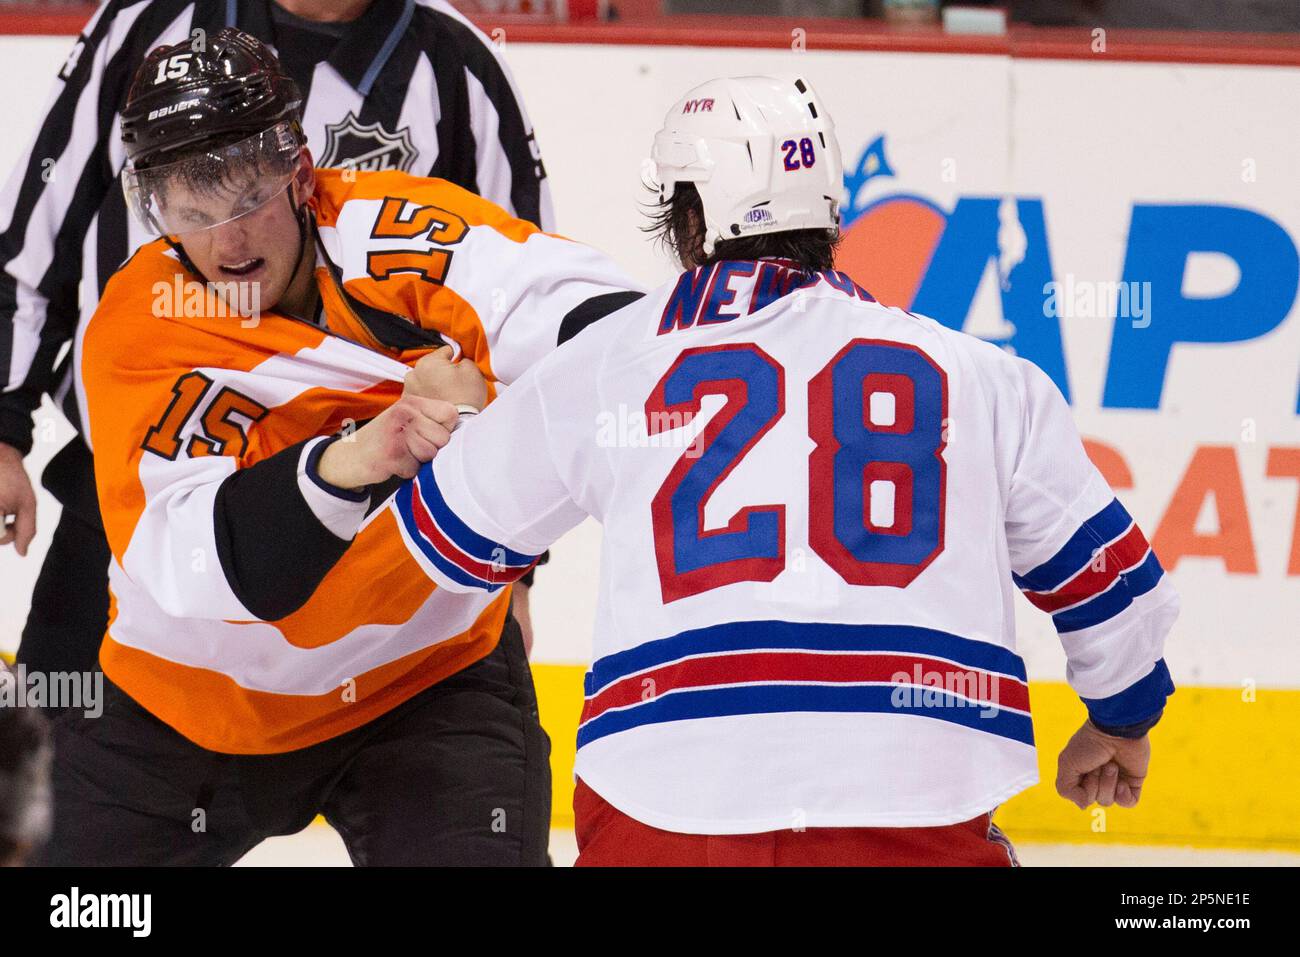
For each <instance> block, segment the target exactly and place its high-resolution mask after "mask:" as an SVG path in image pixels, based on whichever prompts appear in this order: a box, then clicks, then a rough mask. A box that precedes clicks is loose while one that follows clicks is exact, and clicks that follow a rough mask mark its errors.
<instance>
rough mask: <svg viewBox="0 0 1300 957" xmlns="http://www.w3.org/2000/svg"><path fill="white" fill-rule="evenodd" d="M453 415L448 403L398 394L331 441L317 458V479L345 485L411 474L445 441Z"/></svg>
mask: <svg viewBox="0 0 1300 957" xmlns="http://www.w3.org/2000/svg"><path fill="white" fill-rule="evenodd" d="M456 417H457V413H456V407H455V406H454V405H452V404H451V403H450V402H444V401H442V400H441V399H427V398H423V397H422V396H418V395H403V396H402V397H401V398H400V399H398V400H397V401H396V402H395V403H394V404H393V405H391V406H389V407H388V408H387V409H385V410H384V411H383V412H381V413H379V415H377V416H375V417H374V418H373V419H371V420H370V421H369V422H367V423H366V424H365V425H363V426H362V427H361V428H359V429H357V431H356V432H354V433H353V434H352V435H349V436H345V437H344V438H342V439H340V440H339V441H337V442H334V443H332V444H331V445H330V447H329V448H327V449H326V450H325V453H324V454H323V455H322V456H321V458H320V464H319V466H318V470H319V474H320V477H321V478H322V479H324V480H325V481H326V482H328V483H329V484H331V485H334V486H337V487H338V488H346V489H360V488H364V487H365V486H367V485H374V484H375V483H377V482H386V481H388V479H390V478H392V477H393V476H399V477H401V478H408V479H409V478H413V477H414V476H415V473H416V472H418V471H420V466H421V465H423V464H424V463H425V462H428V461H431V460H432V459H433V457H434V456H435V455H437V454H438V450H439V449H440V448H442V447H443V446H444V445H446V444H447V442H448V441H449V440H450V439H451V430H452V429H453V428H454V427H455V425H456Z"/></svg>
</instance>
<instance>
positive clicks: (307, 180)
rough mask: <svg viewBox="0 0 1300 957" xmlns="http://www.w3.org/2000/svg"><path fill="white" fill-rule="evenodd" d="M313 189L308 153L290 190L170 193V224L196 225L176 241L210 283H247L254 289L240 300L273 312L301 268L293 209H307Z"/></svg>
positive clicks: (233, 186)
mask: <svg viewBox="0 0 1300 957" xmlns="http://www.w3.org/2000/svg"><path fill="white" fill-rule="evenodd" d="M312 185H313V177H312V168H311V162H310V159H309V158H307V157H306V153H305V151H304V158H303V161H302V164H301V165H300V167H299V170H298V173H297V175H296V176H295V178H294V180H293V181H292V182H291V183H290V184H289V185H288V186H287V187H285V186H283V185H281V181H277V180H271V181H269V182H268V181H267V180H266V179H258V178H257V177H247V178H243V179H234V180H232V181H231V182H229V183H226V184H223V187H222V188H220V189H212V190H203V191H202V192H195V191H189V190H185V189H183V188H178V189H174V190H169V194H168V197H167V206H168V209H167V220H168V222H169V223H173V224H175V225H176V226H178V227H184V226H186V225H187V224H193V226H194V228H193V229H192V230H191V229H182V230H178V232H177V233H176V234H175V236H176V239H177V240H179V242H180V244H181V245H182V246H183V247H184V249H185V253H186V255H188V256H189V257H190V259H191V260H192V261H193V263H194V265H195V266H196V267H197V268H198V270H199V271H200V272H201V273H203V275H204V277H206V278H207V279H208V281H209V282H213V283H232V282H233V283H241V284H243V283H248V284H250V286H251V287H253V288H249V287H248V286H245V287H243V290H242V295H241V300H242V301H243V302H249V301H252V302H256V303H258V304H259V305H260V307H261V308H262V309H272V308H274V307H275V305H276V304H277V303H278V302H279V301H280V299H281V298H282V297H283V296H284V293H285V290H286V289H288V287H289V283H290V281H291V280H292V279H293V276H294V273H295V272H296V271H297V268H298V262H299V254H300V250H301V243H300V242H299V238H300V234H299V225H298V219H297V216H296V215H295V213H294V209H295V208H298V207H301V206H302V205H303V204H305V203H306V201H307V199H308V197H310V195H311V191H312ZM290 195H292V196H293V198H294V200H293V202H292V203H291V202H290ZM232 217H233V218H232ZM212 223H216V224H217V225H210V224H212ZM251 296H255V297H256V298H250V297H251Z"/></svg>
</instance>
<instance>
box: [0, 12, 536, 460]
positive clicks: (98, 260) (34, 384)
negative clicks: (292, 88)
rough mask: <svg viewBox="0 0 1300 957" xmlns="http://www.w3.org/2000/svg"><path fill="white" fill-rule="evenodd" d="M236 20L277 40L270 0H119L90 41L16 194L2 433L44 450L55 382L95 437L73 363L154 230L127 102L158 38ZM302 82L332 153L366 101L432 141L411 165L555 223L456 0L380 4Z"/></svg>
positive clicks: (496, 62)
mask: <svg viewBox="0 0 1300 957" xmlns="http://www.w3.org/2000/svg"><path fill="white" fill-rule="evenodd" d="M228 24H233V25H235V26H238V27H240V28H241V29H244V30H247V31H248V32H250V33H253V34H255V35H257V36H258V37H260V38H261V39H263V40H265V41H267V42H268V43H271V44H272V45H275V42H276V39H277V38H276V32H275V27H274V22H273V19H272V17H271V13H270V8H269V5H268V0H252V2H249V0H239V2H236V0H108V2H106V3H104V4H103V5H102V6H101V7H100V9H99V11H98V12H97V13H96V14H95V16H94V18H93V19H92V20H91V22H90V23H89V24H87V26H86V29H85V31H84V32H83V33H82V35H81V37H79V38H78V40H77V43H76V45H75V46H74V48H73V52H72V54H70V56H69V58H68V60H67V62H66V63H65V65H64V68H63V70H62V71H61V72H60V76H59V82H58V83H57V85H56V88H55V90H54V93H53V96H52V98H51V100H50V104H49V108H48V111H47V114H46V118H45V121H44V122H43V124H42V125H41V128H40V129H39V131H38V132H37V135H36V137H35V138H34V140H33V142H32V144H31V146H30V148H29V149H28V150H27V152H26V153H25V154H23V158H22V159H21V160H20V162H19V164H18V165H17V166H16V167H15V168H14V169H13V171H12V173H11V175H10V178H9V180H8V183H7V185H6V186H5V188H4V191H3V193H0V393H3V394H0V442H4V443H7V444H10V445H13V446H15V447H17V448H19V449H20V450H22V451H24V452H26V451H27V450H28V449H29V448H30V446H31V430H32V412H33V410H34V409H35V408H36V406H37V405H38V404H39V402H40V397H41V395H42V393H49V394H51V395H52V396H54V397H55V398H56V400H57V401H59V403H60V405H61V407H62V408H63V410H64V412H65V413H66V414H67V415H68V418H69V420H70V421H71V422H72V423H73V424H74V425H75V426H76V427H77V428H78V429H79V430H81V431H83V434H84V430H85V423H84V422H83V421H82V412H81V410H82V409H84V408H85V396H84V392H83V391H82V386H81V383H80V381H79V378H78V377H77V376H75V375H74V374H73V373H74V370H75V369H76V368H77V367H78V366H79V364H80V363H79V350H80V330H81V329H83V328H84V325H85V323H86V321H87V320H88V319H89V318H90V315H91V314H92V313H93V312H94V308H95V305H96V303H97V302H98V299H99V294H100V292H101V291H102V290H103V288H104V286H105V284H106V283H107V282H108V279H109V278H110V277H111V276H112V274H113V273H114V272H115V271H116V270H117V268H118V266H119V265H120V264H121V263H122V262H123V261H125V259H126V258H127V256H128V255H129V254H130V252H131V251H132V250H133V249H135V248H136V247H137V246H138V245H139V244H140V243H141V242H143V241H145V239H146V238H147V237H145V236H144V234H143V233H142V231H141V230H139V228H138V227H136V226H135V225H134V223H132V221H131V219H130V216H129V215H128V213H127V210H126V206H125V203H124V202H123V199H122V194H121V191H120V189H119V188H118V181H117V176H118V173H119V172H120V170H121V167H122V163H123V162H124V156H123V151H122V148H121V145H120V144H119V143H118V139H117V137H118V123H119V120H118V111H119V110H120V108H121V106H122V105H123V103H124V101H125V98H126V93H127V89H128V88H129V86H130V83H131V80H132V78H133V76H134V73H135V70H136V67H137V66H138V65H139V63H140V62H141V61H142V60H143V58H144V56H145V54H146V53H147V52H148V51H149V50H150V49H152V48H153V47H155V46H158V45H159V44H161V43H176V42H180V41H181V40H184V39H185V38H187V37H189V36H191V35H192V31H193V30H195V29H203V30H206V31H208V32H212V31H215V30H216V29H218V28H220V27H222V26H225V25H228ZM295 79H296V80H297V81H298V82H299V84H300V85H301V86H302V88H303V90H304V91H305V93H306V96H307V100H306V103H305V105H304V119H303V127H304V129H305V131H306V133H307V137H308V142H309V143H310V145H311V147H312V150H313V153H314V154H315V155H316V156H317V157H318V158H321V157H323V151H324V148H325V136H326V127H327V126H329V125H330V124H336V123H339V122H340V121H342V120H343V119H344V118H345V117H346V116H347V115H348V114H349V113H351V114H352V115H353V116H354V117H355V118H356V119H357V121H358V122H359V123H361V124H363V125H365V124H373V123H378V124H379V125H380V126H381V127H382V128H383V129H384V130H385V131H388V132H390V133H394V134H396V133H399V132H400V131H402V130H405V131H406V137H407V138H408V140H409V142H410V143H411V144H412V146H413V147H414V149H415V150H416V157H415V159H414V161H413V163H412V165H411V167H410V169H411V172H415V173H420V174H424V175H432V176H440V177H443V178H445V179H448V180H451V181H452V182H454V183H456V184H458V185H460V186H463V187H465V188H467V189H470V190H473V191H475V192H477V193H480V194H481V195H483V196H486V197H487V198H488V199H490V200H492V201H493V202H496V203H498V204H500V205H501V206H504V207H505V208H506V209H508V210H510V211H511V212H513V213H514V214H515V215H517V216H520V217H521V218H524V219H529V220H531V221H533V222H535V223H538V224H539V225H541V226H542V227H543V228H544V229H547V230H550V229H553V228H554V224H553V221H552V212H551V204H550V195H549V190H548V188H547V184H546V182H545V172H544V170H543V167H542V164H541V160H540V158H539V156H538V154H537V151H536V141H535V139H534V137H533V135H532V126H531V124H530V122H529V120H528V117H527V114H526V113H525V111H524V109H523V106H522V104H521V103H520V102H519V100H518V96H517V91H516V89H515V88H514V85H513V82H512V80H511V78H510V75H509V73H508V71H507V70H506V68H505V66H504V64H503V63H502V61H501V60H500V58H499V57H498V55H497V51H496V50H495V49H494V47H493V45H492V43H491V41H490V40H488V38H487V37H485V36H484V35H483V34H482V33H481V32H479V31H478V30H477V29H475V28H474V27H473V26H472V25H470V24H469V22H468V21H467V20H465V19H464V18H463V17H462V16H461V15H460V14H459V13H457V12H456V11H455V10H454V9H453V8H452V7H451V5H450V4H449V3H447V2H445V0H374V2H373V3H372V5H371V6H370V8H369V9H367V11H366V12H365V14H363V15H362V17H361V18H360V19H358V20H357V21H356V22H355V23H353V24H351V25H350V26H349V27H348V30H347V32H346V33H345V35H344V37H343V38H342V39H341V40H340V41H339V42H338V45H337V47H336V48H335V49H334V50H333V51H332V52H331V54H330V55H329V57H327V58H326V59H325V60H323V61H321V62H319V63H318V64H317V65H316V67H315V70H314V71H313V72H312V75H311V76H306V77H295ZM70 343H71V345H72V348H71V349H69V348H68V346H69V344H70ZM61 356H62V360H61V361H58V364H57V366H56V361H57V360H59V359H60V357H61Z"/></svg>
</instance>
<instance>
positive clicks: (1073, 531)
mask: <svg viewBox="0 0 1300 957" xmlns="http://www.w3.org/2000/svg"><path fill="white" fill-rule="evenodd" d="M637 420H642V421H644V422H645V423H646V427H638V423H637ZM391 511H392V512H393V513H394V514H396V515H398V516H399V517H400V519H401V521H402V525H403V528H404V530H405V533H406V535H407V536H408V538H409V540H410V542H411V547H412V549H413V552H414V553H415V554H417V555H419V557H420V560H421V561H422V562H423V563H424V566H425V568H426V570H427V571H428V572H429V574H430V575H431V576H432V577H433V578H434V580H435V581H437V582H438V583H439V584H440V585H442V586H444V587H445V588H448V589H450V588H456V589H462V590H468V589H483V590H488V591H489V592H491V590H493V589H495V588H499V587H500V583H501V582H503V581H507V580H510V579H512V578H514V577H515V576H516V575H517V574H518V570H519V569H520V568H523V567H526V566H527V563H528V561H529V559H530V556H532V555H535V554H537V553H539V552H541V551H542V550H543V549H545V548H546V547H548V546H549V545H550V544H551V543H552V542H554V541H555V539H556V538H558V537H559V536H560V535H561V534H563V533H564V532H565V531H566V530H567V529H569V528H571V527H572V526H573V525H575V524H577V523H578V522H579V521H580V520H582V518H583V517H584V516H586V515H587V514H591V515H593V516H595V517H596V518H597V519H599V520H600V521H601V522H602V523H603V524H604V527H605V538H604V546H603V549H602V574H601V584H600V597H599V607H598V612H597V621H596V628H595V650H594V656H593V657H594V663H593V665H592V667H591V671H590V672H589V674H588V675H587V679H586V694H587V698H586V706H585V709H584V711H583V715H582V723H581V727H580V729H579V732H578V757H577V768H576V771H577V774H578V776H579V777H581V778H582V779H583V780H584V781H585V782H586V783H587V784H588V785H590V786H591V787H592V788H593V789H594V790H595V791H596V792H597V793H598V794H600V795H601V796H602V797H604V798H605V799H606V800H607V801H609V802H610V803H611V804H613V805H614V806H615V807H617V808H618V809H620V810H621V811H623V812H625V813H626V814H629V815H631V816H632V817H634V818H636V819H638V820H640V821H642V822H645V823H647V824H650V825H652V826H655V827H659V828H663V829H666V830H672V831H678V832H693V833H739V832H758V831H768V830H774V829H782V828H789V827H800V826H803V827H854V826H922V825H939V824H947V823H953V822H958V821H964V820H968V819H970V818H972V817H974V816H976V815H978V814H982V813H985V812H987V811H989V810H991V809H992V808H993V807H994V806H995V805H997V804H999V803H1001V802H1002V801H1005V800H1006V799H1007V798H1009V797H1011V796H1012V795H1013V794H1015V793H1017V792H1019V791H1021V790H1023V789H1024V788H1026V787H1027V786H1029V785H1031V784H1033V783H1034V782H1035V781H1036V780H1037V770H1036V762H1035V755H1034V736H1033V729H1032V726H1031V723H1030V710H1029V696H1028V692H1027V686H1026V675H1025V666H1024V663H1023V661H1022V660H1021V657H1020V655H1019V654H1018V653H1017V647H1016V636H1015V630H1014V614H1013V604H1014V602H1015V601H1016V598H1015V596H1014V591H1015V589H1016V587H1017V586H1018V587H1019V588H1020V589H1022V590H1024V592H1025V594H1026V595H1027V596H1028V597H1029V599H1030V601H1032V602H1033V603H1034V604H1035V605H1037V606H1038V607H1039V608H1042V609H1043V610H1045V611H1047V612H1049V613H1050V614H1051V615H1052V616H1053V619H1054V621H1055V624H1056V628H1057V630H1058V632H1059V633H1060V639H1061V644H1062V646H1063V647H1064V649H1065V653H1066V656H1067V658H1068V660H1069V667H1068V670H1067V676H1068V679H1069V682H1070V684H1071V686H1072V687H1073V688H1074V690H1075V691H1076V692H1077V693H1078V694H1079V695H1080V696H1081V697H1082V698H1083V699H1084V702H1085V703H1086V705H1087V707H1088V710H1089V712H1090V714H1091V715H1092V717H1093V719H1094V720H1095V721H1097V722H1099V723H1102V724H1104V725H1106V726H1108V727H1118V726H1131V725H1138V724H1139V723H1141V722H1144V721H1148V720H1150V719H1152V718H1154V717H1157V716H1158V715H1159V713H1160V711H1161V709H1162V708H1163V706H1164V702H1165V698H1166V696H1167V695H1168V694H1169V693H1170V692H1171V691H1172V690H1173V687H1172V683H1171V682H1170V679H1169V674H1168V671H1167V669H1166V667H1165V664H1164V661H1163V659H1162V654H1163V645H1164V640H1165V636H1166V634H1167V632H1168V631H1169V628H1170V626H1171V624H1172V622H1173V621H1174V618H1175V617H1176V614H1177V597H1176V595H1175V593H1174V592H1173V590H1172V588H1171V587H1170V585H1169V584H1168V583H1167V581H1166V580H1165V579H1164V578H1163V573H1162V571H1161V568H1160V565H1159V564H1158V563H1157V561H1156V559H1155V556H1154V555H1153V554H1152V552H1151V550H1150V548H1149V547H1148V545H1147V542H1146V539H1145V538H1143V535H1142V532H1141V531H1140V530H1139V529H1138V528H1137V526H1136V525H1135V524H1134V523H1133V521H1132V519H1131V518H1130V517H1129V515H1128V513H1127V512H1126V511H1125V510H1124V507H1123V506H1122V505H1120V503H1119V502H1118V501H1117V500H1116V499H1115V497H1114V494H1113V493H1112V492H1111V490H1110V488H1109V487H1108V486H1107V484H1106V482H1105V481H1104V480H1103V479H1102V477H1101V476H1100V474H1099V473H1098V472H1097V470H1096V469H1095V468H1094V467H1093V466H1092V464H1091V463H1090V462H1089V460H1088V458H1087V457H1086V455H1085V454H1084V450H1083V447H1082V444H1081V442H1080V439H1079V436H1078V433H1077V431H1076V429H1075V426H1074V423H1073V422H1072V420H1071V417H1070V413H1069V410H1068V408H1067V407H1066V404H1065V402H1064V400H1063V399H1062V397H1061V394H1060V393H1059V392H1058V391H1057V389H1056V387H1055V386H1054V385H1053V384H1052V382H1051V381H1050V380H1049V379H1048V378H1047V376H1046V375H1044V374H1043V373H1042V372H1041V371H1040V370H1039V369H1038V368H1037V367H1036V366H1034V365H1032V364H1030V363H1029V362H1026V361H1024V360H1022V359H1018V358H1015V357H1013V356H1010V355H1008V354H1007V353H1005V352H1002V351H1000V350H999V349H997V348H995V347H994V346H991V345H989V344H987V343H984V342H982V341H980V340H979V339H975V338H972V337H970V336H966V335H962V334H960V333H957V332H954V331H952V330H949V329H947V328H945V327H943V326H941V325H939V324H938V323H936V322H933V321H931V320H929V319H926V318H922V317H917V316H913V315H911V314H909V313H907V312H904V311H902V310H900V309H893V308H886V307H884V306H881V305H879V304H877V303H876V302H874V301H873V300H872V299H871V297H870V296H869V295H867V294H866V293H865V292H864V291H863V290H862V289H860V288H859V287H857V286H856V285H855V284H854V283H853V281H852V280H851V279H849V278H848V277H847V276H845V275H844V274H842V273H834V272H831V273H821V274H815V275H813V276H812V277H811V278H810V279H805V278H804V277H803V276H802V275H801V274H799V273H797V272H794V271H792V270H791V269H789V268H787V267H786V265H784V264H782V263H779V262H774V261H769V262H761V263H757V264H756V263H753V262H724V263H720V264H717V265H714V266H712V267H704V268H701V269H698V270H695V271H693V272H688V273H686V274H684V275H683V276H682V277H681V278H680V279H678V280H677V281H676V282H674V283H670V284H669V285H667V286H665V287H664V288H662V289H660V290H658V291H657V292H654V293H651V294H650V295H649V296H647V297H646V298H645V299H643V300H642V301H641V302H639V303H637V304H635V305H632V306H629V307H628V308H626V309H624V310H623V311H621V312H620V313H618V314H617V315H614V316H611V317H609V318H608V319H606V320H605V321H603V322H602V323H601V324H599V325H597V326H596V327H594V328H592V329H590V330H588V331H586V332H584V333H582V334H581V335H580V336H579V337H578V338H577V339H575V340H574V342H573V343H571V344H570V345H568V346H566V347H565V348H563V349H560V350H558V351H557V352H555V353H553V354H552V355H550V356H549V357H548V358H547V359H545V360H544V361H543V362H541V363H540V364H539V365H538V366H537V367H535V368H533V369H532V370H530V371H529V373H528V374H527V375H525V376H524V377H523V378H522V379H520V381H519V382H517V383H516V384H515V385H514V386H512V387H511V389H510V392H509V394H508V395H506V396H505V397H504V398H503V399H502V400H501V401H500V402H498V403H496V404H494V405H493V406H492V407H491V408H489V409H488V410H487V411H486V412H485V413H484V414H483V415H481V416H479V417H478V418H477V420H476V421H474V422H472V423H470V424H469V425H468V426H466V427H465V428H463V429H461V430H459V431H458V432H457V434H456V436H454V437H453V439H452V441H451V443H450V444H449V445H448V446H447V448H445V449H444V450H443V451H442V452H441V453H440V454H439V455H438V457H437V458H436V459H435V460H434V461H433V462H432V463H430V464H429V465H426V466H425V467H424V468H423V469H422V470H421V472H420V474H419V476H418V478H417V479H416V480H415V481H414V482H413V483H407V484H406V485H405V486H404V487H403V488H402V489H401V491H399V492H398V494H397V496H396V498H395V499H394V502H393V504H392V506H391Z"/></svg>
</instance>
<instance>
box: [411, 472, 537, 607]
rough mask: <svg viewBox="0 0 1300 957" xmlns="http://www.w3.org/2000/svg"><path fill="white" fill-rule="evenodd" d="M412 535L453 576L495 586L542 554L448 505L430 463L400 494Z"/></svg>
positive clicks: (508, 580) (441, 569)
mask: <svg viewBox="0 0 1300 957" xmlns="http://www.w3.org/2000/svg"><path fill="white" fill-rule="evenodd" d="M394 502H395V504H396V506H397V513H398V515H399V516H400V517H401V520H402V525H403V526H404V527H405V529H406V533H407V537H408V539H409V540H410V541H411V542H412V543H413V544H414V545H415V546H416V547H417V548H418V549H419V551H420V554H421V555H422V556H423V557H424V558H425V559H426V560H427V561H428V562H429V564H430V565H432V566H433V567H434V568H436V569H437V570H438V571H439V572H441V573H442V574H443V575H445V576H446V577H447V578H448V579H449V580H451V581H453V582H457V583H458V584H461V585H465V586H468V587H472V588H481V589H483V590H484V591H487V592H495V591H498V590H500V589H501V588H502V587H504V586H505V585H508V584H510V583H511V582H514V581H517V580H518V579H520V578H522V577H523V576H524V574H525V573H527V571H528V570H529V569H530V568H532V567H533V566H534V565H535V564H536V563H537V560H538V559H539V558H540V557H541V556H540V555H526V554H524V553H522V552H517V551H514V550H513V549H510V548H507V547H506V546H505V545H503V544H501V543H500V542H496V541H493V540H492V539H490V538H486V537H485V536H483V535H480V534H479V533H478V532H475V531H474V530H473V529H472V528H470V527H469V526H468V525H466V524H465V523H464V522H463V521H462V520H461V519H460V518H459V517H458V516H457V515H456V513H455V512H453V511H452V510H451V508H450V506H448V504H447V501H446V499H445V498H444V497H443V494H442V490H441V489H439V488H438V482H437V480H436V479H435V478H434V475H433V470H432V468H430V467H429V466H427V465H426V466H425V467H424V468H422V469H421V470H420V474H419V475H417V476H416V478H415V480H414V481H411V482H407V483H406V484H404V485H403V486H402V487H401V488H400V489H398V491H397V494H396V496H395V498H394Z"/></svg>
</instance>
